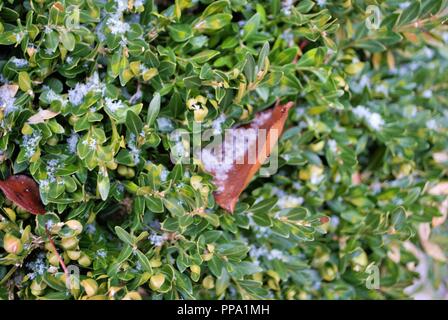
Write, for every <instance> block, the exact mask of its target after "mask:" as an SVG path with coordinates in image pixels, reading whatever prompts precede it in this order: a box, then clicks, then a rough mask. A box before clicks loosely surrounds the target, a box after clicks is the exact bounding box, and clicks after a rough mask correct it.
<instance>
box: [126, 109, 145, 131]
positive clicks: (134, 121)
mask: <svg viewBox="0 0 448 320" xmlns="http://www.w3.org/2000/svg"><path fill="white" fill-rule="evenodd" d="M126 128H127V129H128V130H129V131H130V132H131V133H133V134H134V135H135V136H136V137H138V136H139V135H140V132H142V129H143V122H142V120H141V119H140V117H139V116H138V115H136V114H135V113H134V112H133V111H131V110H128V112H127V113H126Z"/></svg>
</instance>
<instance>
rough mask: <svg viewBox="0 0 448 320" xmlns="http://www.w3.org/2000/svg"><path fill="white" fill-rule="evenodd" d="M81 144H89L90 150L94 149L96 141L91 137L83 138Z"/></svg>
mask: <svg viewBox="0 0 448 320" xmlns="http://www.w3.org/2000/svg"><path fill="white" fill-rule="evenodd" d="M82 144H83V145H87V146H89V149H90V150H92V151H94V150H96V146H97V142H96V140H95V139H93V138H89V139H87V140H84V141H83V142H82Z"/></svg>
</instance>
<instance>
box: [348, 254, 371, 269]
mask: <svg viewBox="0 0 448 320" xmlns="http://www.w3.org/2000/svg"><path fill="white" fill-rule="evenodd" d="M368 263H369V260H368V258H367V254H366V253H365V252H364V251H361V253H360V254H358V255H357V256H355V257H353V258H352V259H351V260H350V264H351V266H352V269H353V270H354V271H356V272H359V271H362V270H364V269H365V267H366V266H367V264H368Z"/></svg>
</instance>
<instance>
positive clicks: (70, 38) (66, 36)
mask: <svg viewBox="0 0 448 320" xmlns="http://www.w3.org/2000/svg"><path fill="white" fill-rule="evenodd" d="M60 40H61V42H62V45H63V46H64V48H65V49H67V50H68V51H73V50H74V49H75V44H76V39H75V36H74V35H73V33H71V32H68V31H63V32H61V33H60Z"/></svg>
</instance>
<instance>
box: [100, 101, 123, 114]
mask: <svg viewBox="0 0 448 320" xmlns="http://www.w3.org/2000/svg"><path fill="white" fill-rule="evenodd" d="M105 100H106V107H107V108H108V109H109V110H110V111H112V112H116V111H117V110H119V109H123V108H126V105H125V104H124V103H123V101H121V100H113V99H111V98H106V99H105Z"/></svg>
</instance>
